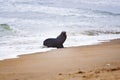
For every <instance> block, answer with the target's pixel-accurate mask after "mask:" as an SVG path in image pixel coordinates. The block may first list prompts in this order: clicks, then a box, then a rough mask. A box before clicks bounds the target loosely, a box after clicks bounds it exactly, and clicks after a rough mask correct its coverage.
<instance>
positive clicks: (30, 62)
mask: <svg viewBox="0 0 120 80" xmlns="http://www.w3.org/2000/svg"><path fill="white" fill-rule="evenodd" d="M19 57H20V58H16V59H9V60H3V61H0V80H120V39H119V40H112V41H110V42H105V43H102V44H99V45H92V46H83V47H71V48H64V49H57V50H52V51H49V52H43V53H39V52H38V53H36V54H30V55H22V56H19Z"/></svg>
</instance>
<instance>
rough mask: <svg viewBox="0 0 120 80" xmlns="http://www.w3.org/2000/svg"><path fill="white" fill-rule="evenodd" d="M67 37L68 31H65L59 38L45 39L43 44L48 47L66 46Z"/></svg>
mask: <svg viewBox="0 0 120 80" xmlns="http://www.w3.org/2000/svg"><path fill="white" fill-rule="evenodd" d="M66 38H67V35H66V32H65V31H63V32H61V34H60V35H59V36H58V37H57V38H48V39H46V40H44V42H43V45H44V46H47V47H56V48H64V46H63V43H64V42H65V40H66Z"/></svg>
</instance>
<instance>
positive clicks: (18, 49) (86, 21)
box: [0, 0, 120, 60]
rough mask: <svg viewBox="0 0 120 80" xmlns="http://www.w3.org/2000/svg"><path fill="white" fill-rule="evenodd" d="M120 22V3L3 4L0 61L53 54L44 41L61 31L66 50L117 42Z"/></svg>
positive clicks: (30, 0)
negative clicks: (42, 53) (65, 36)
mask: <svg viewBox="0 0 120 80" xmlns="http://www.w3.org/2000/svg"><path fill="white" fill-rule="evenodd" d="M119 21H120V1H119V0H0V60H3V59H8V58H16V57H17V56H18V55H21V54H29V53H34V52H43V51H48V50H51V49H53V48H43V41H44V40H45V39H46V38H49V37H53V38H55V37H57V36H58V35H59V34H60V33H61V31H66V32H67V40H66V42H65V43H64V46H65V47H72V46H83V45H92V44H98V43H100V42H103V41H109V40H111V39H117V38H120V22H119ZM3 24H4V25H3Z"/></svg>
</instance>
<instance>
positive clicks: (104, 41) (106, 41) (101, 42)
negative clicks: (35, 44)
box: [0, 38, 120, 61]
mask: <svg viewBox="0 0 120 80" xmlns="http://www.w3.org/2000/svg"><path fill="white" fill-rule="evenodd" d="M114 40H120V38H118V39H109V40H99V41H98V42H97V43H94V44H88V45H82V46H71V47H65V48H64V49H66V48H77V47H85V46H95V45H100V44H104V43H108V42H111V41H114ZM53 50H57V49H51V50H47V51H40V52H31V53H27V54H26V53H23V54H20V55H17V56H16V57H11V58H6V59H0V61H4V60H9V59H17V58H20V57H21V56H25V55H32V54H33V55H34V54H36V53H46V52H50V51H53Z"/></svg>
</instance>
